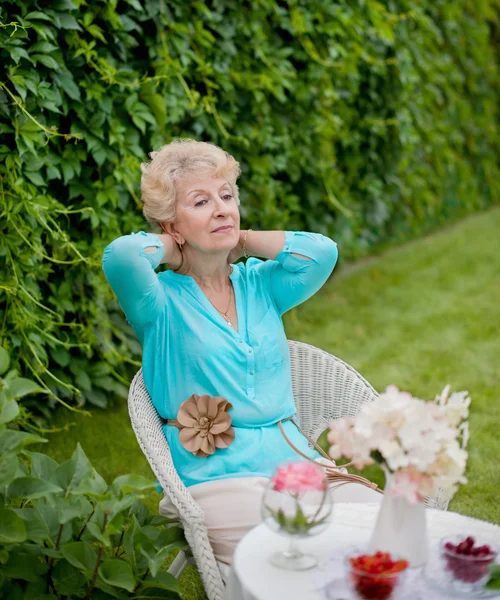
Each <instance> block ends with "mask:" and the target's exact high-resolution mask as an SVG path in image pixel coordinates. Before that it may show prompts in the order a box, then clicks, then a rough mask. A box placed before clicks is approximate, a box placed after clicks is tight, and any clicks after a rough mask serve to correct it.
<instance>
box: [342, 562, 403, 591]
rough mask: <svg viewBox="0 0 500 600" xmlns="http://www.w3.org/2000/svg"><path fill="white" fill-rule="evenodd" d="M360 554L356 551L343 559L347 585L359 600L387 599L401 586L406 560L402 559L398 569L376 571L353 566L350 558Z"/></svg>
mask: <svg viewBox="0 0 500 600" xmlns="http://www.w3.org/2000/svg"><path fill="white" fill-rule="evenodd" d="M361 555H362V553H360V552H358V553H356V554H352V555H350V556H347V557H346V559H345V562H346V571H347V578H348V582H349V586H350V588H351V590H352V592H353V593H354V594H355V596H356V598H360V599H361V600H389V599H390V598H392V597H393V594H394V592H395V591H396V590H397V589H398V588H399V587H400V586H401V584H402V582H403V580H404V577H405V575H406V570H407V568H408V562H407V561H404V562H405V563H406V564H405V566H404V567H403V568H401V569H400V570H398V571H393V572H387V571H386V572H382V573H380V572H379V573H377V572H371V571H369V570H363V568H361V567H355V566H354V565H353V564H352V562H351V559H354V558H357V557H359V556H361ZM364 556H366V555H364ZM371 556H373V555H371ZM389 556H390V555H389ZM390 558H391V560H393V561H394V562H396V561H399V560H400V559H399V558H398V557H394V556H390Z"/></svg>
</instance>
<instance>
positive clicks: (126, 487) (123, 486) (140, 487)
mask: <svg viewBox="0 0 500 600" xmlns="http://www.w3.org/2000/svg"><path fill="white" fill-rule="evenodd" d="M155 486H156V484H155V483H154V482H153V481H151V480H150V479H146V477H143V476H142V475H134V474H132V475H120V476H119V477H117V478H116V479H114V480H113V489H114V490H115V492H116V493H119V492H122V493H123V494H126V493H128V492H131V491H144V490H150V489H152V488H154V487H155Z"/></svg>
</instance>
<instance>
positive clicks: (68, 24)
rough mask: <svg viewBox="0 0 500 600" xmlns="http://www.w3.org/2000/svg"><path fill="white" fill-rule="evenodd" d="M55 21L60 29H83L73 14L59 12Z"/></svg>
mask: <svg viewBox="0 0 500 600" xmlns="http://www.w3.org/2000/svg"><path fill="white" fill-rule="evenodd" d="M54 21H55V24H56V26H57V27H59V29H74V30H75V31H83V30H82V28H81V27H80V25H79V24H78V21H77V20H76V19H75V17H73V15H68V14H58V15H57V16H56V18H55V20H54Z"/></svg>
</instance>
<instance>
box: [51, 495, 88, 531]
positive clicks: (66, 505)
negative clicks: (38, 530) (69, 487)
mask: <svg viewBox="0 0 500 600" xmlns="http://www.w3.org/2000/svg"><path fill="white" fill-rule="evenodd" d="M56 508H57V513H58V521H59V523H60V524H61V525H63V524H65V523H68V522H69V521H72V520H73V519H76V518H80V519H86V518H87V517H88V516H89V515H90V513H91V512H92V510H93V508H92V504H91V503H90V502H89V501H88V500H87V499H86V498H83V497H81V496H69V497H68V498H58V503H57V504H56Z"/></svg>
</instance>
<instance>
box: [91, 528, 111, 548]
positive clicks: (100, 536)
mask: <svg viewBox="0 0 500 600" xmlns="http://www.w3.org/2000/svg"><path fill="white" fill-rule="evenodd" d="M87 531H88V532H89V533H90V535H91V536H92V537H94V538H95V539H96V540H98V541H99V542H102V543H103V544H104V545H105V546H106V547H109V546H111V540H110V539H109V536H108V535H106V533H103V532H102V531H101V528H100V527H99V526H98V525H97V524H96V523H92V522H90V523H87Z"/></svg>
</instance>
